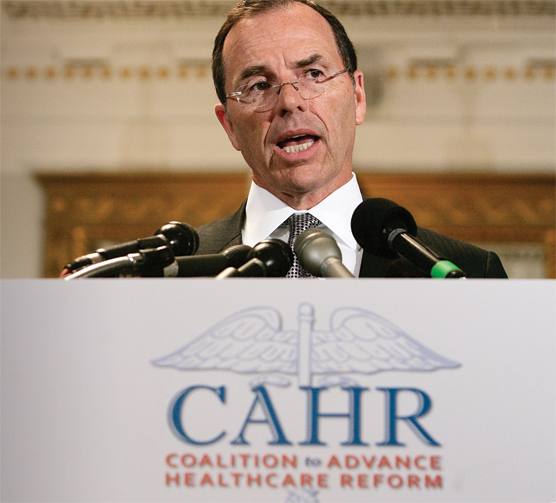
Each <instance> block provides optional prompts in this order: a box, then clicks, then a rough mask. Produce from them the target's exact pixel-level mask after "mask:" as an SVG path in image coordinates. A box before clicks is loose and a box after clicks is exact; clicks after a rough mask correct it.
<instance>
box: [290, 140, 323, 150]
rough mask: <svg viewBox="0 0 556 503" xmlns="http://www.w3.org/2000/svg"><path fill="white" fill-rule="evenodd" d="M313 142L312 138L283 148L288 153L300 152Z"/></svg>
mask: <svg viewBox="0 0 556 503" xmlns="http://www.w3.org/2000/svg"><path fill="white" fill-rule="evenodd" d="M313 143H315V142H314V141H313V140H309V141H308V142H306V143H301V144H299V145H291V146H290V147H284V150H285V151H286V152H288V153H292V152H301V151H303V150H307V149H308V148H309V147H310V146H311V145H312V144H313Z"/></svg>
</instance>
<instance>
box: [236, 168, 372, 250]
mask: <svg viewBox="0 0 556 503" xmlns="http://www.w3.org/2000/svg"><path fill="white" fill-rule="evenodd" d="M362 201H363V196H362V195H361V190H360V189H359V184H358V183H357V178H356V176H355V174H353V176H352V178H351V180H350V181H349V182H348V183H346V184H345V185H343V186H342V187H340V188H339V189H337V190H336V191H335V192H333V193H332V194H330V195H329V196H328V197H327V198H326V199H324V200H323V201H321V202H320V203H319V204H317V205H316V206H314V207H313V208H311V209H310V210H308V212H309V213H311V215H313V216H315V217H316V218H318V219H319V220H320V221H321V222H322V223H323V224H324V225H325V226H326V227H328V229H330V230H331V231H332V232H333V233H334V234H335V235H336V236H337V237H338V238H339V239H341V240H342V241H343V242H344V243H345V244H346V245H347V246H349V247H350V248H352V249H356V248H357V242H356V240H355V238H354V237H353V234H352V233H351V216H352V215H353V212H354V211H355V208H357V206H358V205H359V204H360V203H361V202H362ZM245 212H246V218H245V224H244V228H243V242H244V243H245V244H247V245H249V246H254V245H256V244H257V243H259V242H260V241H262V240H263V239H266V238H267V237H268V236H270V234H271V233H272V232H273V231H274V230H275V229H276V228H278V227H279V226H280V225H281V224H282V223H284V221H285V220H287V219H288V218H289V217H290V216H291V215H292V214H293V213H296V211H295V210H294V209H293V208H292V207H290V206H288V205H287V204H286V203H284V202H283V201H280V199H278V198H277V197H275V196H274V195H272V194H271V193H270V192H268V191H267V190H265V189H263V188H261V187H259V186H258V185H256V184H255V183H254V182H251V189H250V190H249V197H248V198H247V206H246V208H245ZM300 213H305V211H303V212H300Z"/></svg>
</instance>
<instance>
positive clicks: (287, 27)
mask: <svg viewBox="0 0 556 503" xmlns="http://www.w3.org/2000/svg"><path fill="white" fill-rule="evenodd" d="M312 55H319V56H321V59H322V61H323V64H327V63H328V64H330V65H332V64H338V65H341V64H342V59H341V56H340V53H339V52H338V47H337V45H336V39H335V37H334V33H333V32H332V28H331V27H330V25H329V24H328V21H326V19H324V18H323V17H322V16H321V15H320V14H319V13H318V12H317V11H315V10H314V9H312V8H311V7H309V6H307V5H304V4H300V3H294V4H293V5H291V6H288V7H286V8H280V9H276V10H272V11H269V12H266V13H264V14H258V15H255V16H252V17H248V18H245V19H242V20H241V21H239V22H238V23H237V24H236V25H235V26H234V27H233V28H232V29H231V30H230V32H229V33H228V36H227V37H226V40H225V42H224V51H223V57H224V61H225V68H226V81H227V82H230V81H231V82H234V81H235V80H236V79H237V78H238V77H239V75H241V73H242V72H243V71H244V70H245V69H246V68H249V67H256V66H264V67H266V68H269V69H270V70H274V71H278V70H279V69H281V68H283V67H284V66H285V67H286V68H294V67H295V65H296V63H297V62H299V61H302V60H304V59H307V58H308V57H309V56H312Z"/></svg>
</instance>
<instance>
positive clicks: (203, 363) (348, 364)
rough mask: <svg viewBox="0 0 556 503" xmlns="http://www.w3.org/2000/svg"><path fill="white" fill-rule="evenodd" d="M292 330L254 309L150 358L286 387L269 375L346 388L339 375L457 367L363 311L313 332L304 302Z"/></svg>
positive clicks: (348, 312) (341, 315)
mask: <svg viewBox="0 0 556 503" xmlns="http://www.w3.org/2000/svg"><path fill="white" fill-rule="evenodd" d="M297 320H298V328H297V330H284V329H283V328H282V317H281V315H280V313H279V312H278V311H277V310H276V309H273V308H271V307H254V308H250V309H245V310H242V311H239V312H238V313H236V314H233V315H231V316H229V317H227V318H225V319H224V320H222V321H220V322H219V323H217V324H216V325H214V326H212V327H211V328H209V329H208V330H207V331H206V332H204V333H203V334H201V335H200V336H199V337H197V338H196V339H194V340H193V341H192V342H190V343H189V344H187V345H185V346H183V347H182V348H180V349H178V350H177V351H175V352H173V353H171V354H169V355H167V356H164V357H162V358H159V359H157V360H154V361H153V363H154V364H155V365H158V366H167V367H175V368H178V369H182V370H193V369H198V370H211V369H219V370H231V371H233V372H239V373H247V374H263V376H260V377H259V378H257V379H256V380H253V381H252V382H251V384H252V385H256V384H261V383H263V382H272V383H274V384H279V385H280V384H281V385H287V384H289V383H290V380H289V379H287V378H284V377H279V376H272V375H271V374H273V373H275V374H287V375H295V374H297V380H298V385H299V386H300V387H310V386H311V385H312V384H313V383H312V381H313V376H315V375H316V376H319V377H318V380H317V382H316V384H317V385H318V386H325V387H326V386H331V385H336V384H348V383H352V382H353V381H352V380H350V379H348V378H347V377H344V376H343V374H348V373H361V374H373V373H375V372H380V371H385V370H413V371H427V370H435V369H440V368H452V367H457V366H459V363H457V362H455V361H452V360H449V359H448V358H445V357H443V356H441V355H439V354H437V353H435V352H434V351H431V350H430V349H428V348H426V347H425V346H423V345H422V344H420V343H419V342H417V341H416V340H415V339H413V338H412V337H410V336H409V335H408V334H406V333H405V332H404V331H403V330H401V329H400V328H399V327H397V326H395V325H394V324H393V323H391V322H389V321H388V320H386V319H384V318H382V317H380V316H378V315H376V314H374V313H372V312H370V311H366V310H364V309H359V308H350V307H348V308H340V309H337V310H335V311H334V312H333V313H332V315H331V317H330V324H329V330H315V329H314V323H315V315H314V308H313V306H312V305H310V304H308V303H304V304H301V305H300V306H299V311H298V317H297Z"/></svg>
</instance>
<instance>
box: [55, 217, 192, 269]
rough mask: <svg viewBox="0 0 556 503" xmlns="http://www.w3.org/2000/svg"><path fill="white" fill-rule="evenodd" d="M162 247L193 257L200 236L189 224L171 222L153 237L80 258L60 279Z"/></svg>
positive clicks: (71, 263)
mask: <svg viewBox="0 0 556 503" xmlns="http://www.w3.org/2000/svg"><path fill="white" fill-rule="evenodd" d="M160 246H169V247H170V248H171V249H172V252H173V254H174V255H175V256H177V255H193V254H194V253H195V252H196V251H197V249H198V248H199V235H198V234H197V231H196V230H195V229H194V228H193V227H191V226H190V225H188V224H184V223H182V222H170V223H167V224H165V225H163V226H162V227H160V228H159V229H157V230H156V231H155V232H154V235H153V236H152V237H148V238H143V239H137V240H135V241H129V242H127V243H121V244H118V245H114V246H110V247H108V248H99V249H98V250H96V251H95V252H94V253H89V254H88V255H83V256H81V257H78V258H76V259H75V260H74V261H73V262H70V263H69V264H67V265H66V266H65V267H64V269H63V271H62V273H61V274H60V277H63V276H65V275H66V274H68V273H70V272H74V271H77V270H78V269H81V268H82V267H85V266H88V265H91V264H97V263H99V262H102V261H104V260H108V259H112V258H116V257H122V256H124V255H128V254H130V253H137V252H139V251H140V250H147V249H149V248H158V247H160Z"/></svg>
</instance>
